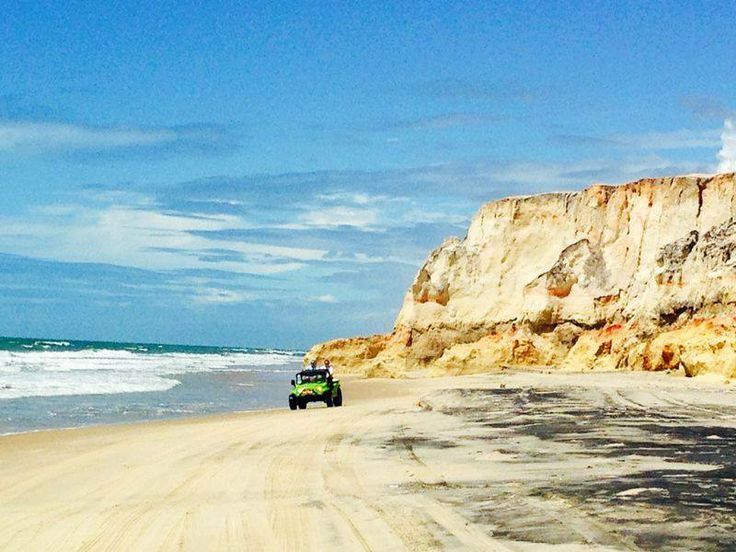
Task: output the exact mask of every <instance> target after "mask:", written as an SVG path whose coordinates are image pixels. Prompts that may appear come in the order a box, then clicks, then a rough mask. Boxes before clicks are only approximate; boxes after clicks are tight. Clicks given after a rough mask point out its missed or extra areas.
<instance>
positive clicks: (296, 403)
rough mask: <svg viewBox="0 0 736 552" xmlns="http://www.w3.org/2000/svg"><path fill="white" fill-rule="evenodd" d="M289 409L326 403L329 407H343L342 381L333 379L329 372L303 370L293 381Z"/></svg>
mask: <svg viewBox="0 0 736 552" xmlns="http://www.w3.org/2000/svg"><path fill="white" fill-rule="evenodd" d="M291 386H292V387H291V393H289V408H291V409H292V410H296V409H297V408H299V409H300V410H301V409H304V408H307V404H308V403H310V402H324V403H325V404H326V405H327V406H330V407H331V406H342V389H341V387H340V380H337V379H333V378H332V376H331V375H330V373H329V372H328V371H327V370H303V371H301V372H299V373H298V374H297V375H296V376H295V379H293V380H291Z"/></svg>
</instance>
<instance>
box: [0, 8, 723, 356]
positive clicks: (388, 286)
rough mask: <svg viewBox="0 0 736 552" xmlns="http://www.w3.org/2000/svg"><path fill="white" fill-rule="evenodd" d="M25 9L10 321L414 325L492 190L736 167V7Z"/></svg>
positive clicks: (146, 328) (256, 333) (280, 331)
mask: <svg viewBox="0 0 736 552" xmlns="http://www.w3.org/2000/svg"><path fill="white" fill-rule="evenodd" d="M202 4H203V3H200V2H176V3H173V2H172V3H165V2H162V3H158V4H156V6H155V10H154V9H153V7H152V5H151V4H150V2H131V1H129V2H125V1H121V2H115V3H102V2H100V3H89V2H65V3H36V2H16V3H13V5H12V6H5V7H4V9H3V12H2V14H0V35H1V36H2V37H3V39H2V41H0V61H1V62H2V64H1V66H2V71H0V187H1V190H2V202H0V334H4V335H21V336H44V337H67V338H86V339H119V340H135V341H165V342H177V343H201V344H223V345H225V344H231V345H235V344H238V345H252V346H288V347H306V346H309V345H310V344H311V343H312V342H314V341H317V340H322V339H326V338H330V337H336V336H340V335H351V334H365V333H371V332H379V331H386V330H388V329H390V327H391V324H392V321H393V318H394V316H395V315H396V312H397V310H398V308H399V306H400V303H401V300H402V297H403V294H404V292H405V290H406V289H407V287H408V286H409V284H410V282H411V280H412V278H413V276H414V274H415V273H416V271H417V269H418V268H419V266H420V264H421V262H422V260H423V258H424V257H425V256H426V254H427V253H428V252H429V251H430V250H431V249H432V248H434V247H436V246H437V245H439V244H440V243H441V242H442V240H443V239H444V238H445V237H447V236H450V235H460V236H462V235H464V233H465V229H466V227H467V224H468V222H469V219H470V217H471V216H472V214H473V212H474V211H475V210H476V209H477V208H478V207H479V206H480V204H481V203H483V202H485V201H488V200H491V199H494V198H498V197H502V196H505V195H510V194H526V193H536V192H542V191H549V190H573V189H579V188H582V187H584V186H585V185H587V184H590V183H592V182H600V181H603V182H612V183H616V182H624V181H627V180H632V179H635V178H638V177H643V176H658V175H670V174H682V173H692V172H714V171H716V170H719V169H720V170H729V169H733V168H734V163H735V161H734V149H736V145H735V144H734V131H733V124H732V123H731V122H729V121H730V120H731V119H732V118H734V113H735V111H736V97H735V96H736V93H735V92H734V91H735V90H736V56H734V55H733V54H734V52H736V31H734V30H733V21H734V18H735V17H736V9H734V7H733V5H732V4H731V3H728V2H722V3H715V2H702V3H700V2H690V3H688V4H687V5H684V3H681V2H648V3H642V2H585V3H572V2H569V3H568V2H513V3H509V2H488V1H485V2H452V3H450V2H413V3H399V2H360V3H357V2H356V3H350V2H273V1H269V2H249V3H230V2H208V3H205V4H206V5H202Z"/></svg>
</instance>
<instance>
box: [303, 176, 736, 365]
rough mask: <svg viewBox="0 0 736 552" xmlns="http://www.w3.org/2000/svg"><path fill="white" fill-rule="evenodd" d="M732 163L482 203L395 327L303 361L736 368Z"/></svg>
mask: <svg viewBox="0 0 736 552" xmlns="http://www.w3.org/2000/svg"><path fill="white" fill-rule="evenodd" d="M734 304H736V179H735V176H734V174H732V173H731V174H721V175H716V176H682V177H675V178H661V179H645V180H640V181H637V182H632V183H629V184H625V185H621V186H603V185H596V186H592V187H590V188H588V189H586V190H583V191H581V192H574V193H572V192H571V193H553V194H543V195H538V196H530V197H514V198H507V199H503V200H500V201H494V202H491V203H488V204H486V205H484V206H483V207H482V208H481V209H480V211H479V212H478V214H477V215H476V216H475V218H474V219H473V221H472V223H471V225H470V228H469V230H468V235H467V237H466V238H465V239H464V240H459V239H456V238H453V239H449V240H447V241H446V242H445V243H443V244H442V245H441V246H440V247H439V248H438V249H436V250H435V251H433V252H432V253H431V254H430V256H429V258H428V259H427V261H426V262H425V264H424V266H423V267H422V268H421V269H420V271H419V273H418V274H417V276H416V279H415V281H414V283H413V284H412V286H411V288H410V289H409V291H408V292H407V294H406V297H405V299H404V303H403V306H402V308H401V311H400V313H399V315H398V317H397V320H396V324H395V329H394V332H393V333H392V334H390V335H388V336H373V337H370V338H353V339H351V340H338V341H335V342H329V343H326V344H322V345H317V346H316V347H315V348H313V349H312V351H310V353H309V354H308V358H310V359H311V358H314V357H319V356H332V358H333V361H334V360H335V359H338V358H339V362H340V364H341V366H342V367H343V368H344V369H348V370H349V369H354V370H358V371H363V372H368V373H375V374H380V375H390V374H400V373H402V372H404V371H407V370H411V369H414V368H420V367H430V368H431V369H433V370H435V371H437V372H441V373H448V372H449V373H470V372H483V371H490V370H494V369H498V368H499V367H503V366H513V365H527V366H530V365H534V366H548V367H554V368H560V369H602V368H605V369H643V370H663V369H678V368H679V369H683V370H684V371H685V372H686V373H687V374H689V375H696V374H702V373H707V372H715V373H718V374H722V375H724V376H726V377H733V376H736V319H735V318H734V316H735V315H736V309H735V308H734Z"/></svg>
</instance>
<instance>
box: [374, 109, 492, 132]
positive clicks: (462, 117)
mask: <svg viewBox="0 0 736 552" xmlns="http://www.w3.org/2000/svg"><path fill="white" fill-rule="evenodd" d="M501 120H502V117H501V116H499V115H497V114H494V113H443V114H439V115H429V116H426V117H419V118H416V119H410V120H405V121H397V122H395V123H390V124H388V125H386V126H385V127H384V128H385V129H389V130H400V129H407V130H443V129H448V128H459V127H469V126H483V125H491V124H494V123H497V122H499V121H501ZM382 130H383V128H382Z"/></svg>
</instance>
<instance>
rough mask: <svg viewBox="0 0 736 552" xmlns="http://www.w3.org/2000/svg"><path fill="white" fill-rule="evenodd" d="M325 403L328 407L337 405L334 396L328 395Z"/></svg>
mask: <svg viewBox="0 0 736 552" xmlns="http://www.w3.org/2000/svg"><path fill="white" fill-rule="evenodd" d="M325 404H326V405H327V408H332V407H333V406H335V403H334V401H333V400H332V397H327V398H326V399H325Z"/></svg>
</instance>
